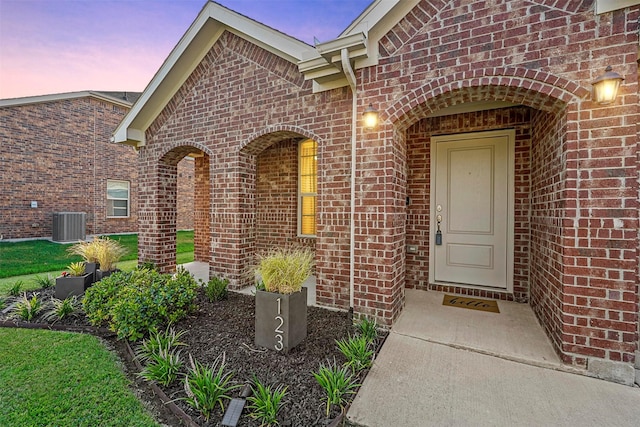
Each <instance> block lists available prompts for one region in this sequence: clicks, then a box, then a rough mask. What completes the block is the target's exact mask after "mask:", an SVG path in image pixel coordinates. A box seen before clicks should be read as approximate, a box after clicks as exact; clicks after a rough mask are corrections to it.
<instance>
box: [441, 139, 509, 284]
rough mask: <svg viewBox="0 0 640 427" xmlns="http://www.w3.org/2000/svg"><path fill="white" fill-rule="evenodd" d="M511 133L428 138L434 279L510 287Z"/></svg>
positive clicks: (456, 282)
mask: <svg viewBox="0 0 640 427" xmlns="http://www.w3.org/2000/svg"><path fill="white" fill-rule="evenodd" d="M514 134H515V132H514V131H513V130H501V131H490V132H477V133H468V134H458V135H447V136H437V137H433V138H432V139H431V144H432V168H433V169H432V170H433V172H434V173H433V174H432V177H433V180H432V183H431V194H432V199H431V205H432V207H431V208H432V215H431V237H432V238H431V239H430V240H431V242H432V244H431V248H432V252H431V253H432V254H433V257H432V263H431V267H432V268H431V271H432V272H433V274H432V277H431V278H432V280H433V281H435V282H446V283H455V284H462V285H473V286H482V287H490V288H499V289H506V290H511V289H512V283H511V282H512V276H513V274H512V271H513V267H512V256H511V254H512V253H513V249H512V246H513V225H512V224H513V221H512V218H513V184H512V180H513V172H512V170H513V160H512V159H513V147H514V143H513V141H514ZM438 230H439V232H438ZM436 235H439V236H438V237H437V238H436Z"/></svg>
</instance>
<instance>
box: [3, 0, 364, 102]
mask: <svg viewBox="0 0 640 427" xmlns="http://www.w3.org/2000/svg"><path fill="white" fill-rule="evenodd" d="M370 2H371V0H218V3H220V4H222V5H224V6H226V7H228V8H230V9H232V10H235V11H237V12H239V13H241V14H243V15H246V16H248V17H250V18H253V19H255V20H257V21H260V22H262V23H264V24H266V25H269V26H271V27H273V28H275V29H277V30H280V31H282V32H284V33H287V34H289V35H291V36H294V37H296V38H298V39H300V40H303V41H305V42H307V43H310V44H312V43H313V38H314V36H315V37H316V38H318V40H320V41H327V40H330V39H332V38H334V37H336V36H337V35H338V34H339V33H340V32H342V30H344V29H345V28H346V27H347V26H348V25H349V24H350V23H351V22H352V21H353V19H355V18H356V17H357V16H358V15H359V14H360V13H361V12H362V11H363V10H364V9H365V8H366V7H367V6H368V5H369V3H370ZM204 4H205V0H0V99H5V98H16V97H23V96H33V95H46V94H53V93H61V92H74V91H82V90H105V91H109V90H113V91H132V92H133V91H138V92H141V91H142V90H144V88H145V87H146V85H147V84H148V83H149V81H150V80H151V78H152V77H153V75H154V74H155V72H156V71H157V70H158V68H160V66H161V65H162V62H163V61H164V60H165V59H166V57H167V56H168V55H169V52H171V49H173V47H174V46H175V45H176V43H177V42H178V41H179V40H180V38H181V37H182V35H183V34H184V33H185V31H186V30H187V29H188V28H189V25H191V23H192V22H193V20H194V19H195V18H196V16H197V15H198V13H199V12H200V10H202V7H203V6H204Z"/></svg>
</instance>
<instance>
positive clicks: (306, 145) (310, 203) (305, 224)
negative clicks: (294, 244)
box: [298, 139, 318, 237]
mask: <svg viewBox="0 0 640 427" xmlns="http://www.w3.org/2000/svg"><path fill="white" fill-rule="evenodd" d="M317 152H318V144H317V143H316V142H315V141H313V140H311V139H305V140H304V141H302V142H300V146H299V151H298V170H299V174H300V177H299V179H298V182H299V186H298V197H299V198H298V234H300V235H301V236H309V237H311V236H315V235H316V198H317V196H318V193H317V191H318V189H317V185H318V158H317V154H318V153H317Z"/></svg>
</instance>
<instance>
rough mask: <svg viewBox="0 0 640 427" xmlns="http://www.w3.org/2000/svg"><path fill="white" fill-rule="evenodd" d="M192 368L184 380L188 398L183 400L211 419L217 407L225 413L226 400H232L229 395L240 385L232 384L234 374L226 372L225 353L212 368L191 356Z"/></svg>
mask: <svg viewBox="0 0 640 427" xmlns="http://www.w3.org/2000/svg"><path fill="white" fill-rule="evenodd" d="M189 362H190V364H191V367H190V368H189V372H188V373H187V375H186V376H185V378H184V391H185V393H186V394H187V397H185V398H183V400H184V401H185V402H187V404H188V405H189V406H191V407H193V408H195V409H197V410H199V411H200V412H202V415H204V417H205V419H207V420H208V419H209V417H210V416H211V412H213V410H214V409H215V407H216V406H218V405H219V406H220V409H221V410H222V411H223V412H224V403H223V401H224V399H227V400H228V399H231V397H230V396H229V394H230V393H231V392H232V391H233V390H234V389H236V388H238V387H240V385H233V384H231V380H232V379H233V373H232V372H225V369H226V365H225V361H224V353H223V354H222V355H220V356H218V357H217V358H216V360H214V361H213V363H212V364H211V366H210V367H206V366H204V365H202V364H200V363H199V362H198V361H196V360H194V359H193V357H191V355H189Z"/></svg>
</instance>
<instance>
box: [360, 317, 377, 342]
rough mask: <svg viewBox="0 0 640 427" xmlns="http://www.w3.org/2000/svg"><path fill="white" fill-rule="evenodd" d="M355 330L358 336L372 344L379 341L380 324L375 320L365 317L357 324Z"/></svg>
mask: <svg viewBox="0 0 640 427" xmlns="http://www.w3.org/2000/svg"><path fill="white" fill-rule="evenodd" d="M355 328H356V332H357V333H358V335H360V336H361V337H364V338H365V339H366V340H367V342H368V343H370V344H373V343H375V341H376V340H377V339H378V323H377V322H376V320H375V319H373V320H371V319H369V318H367V317H363V318H362V319H360V321H358V322H357V323H356V324H355Z"/></svg>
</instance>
